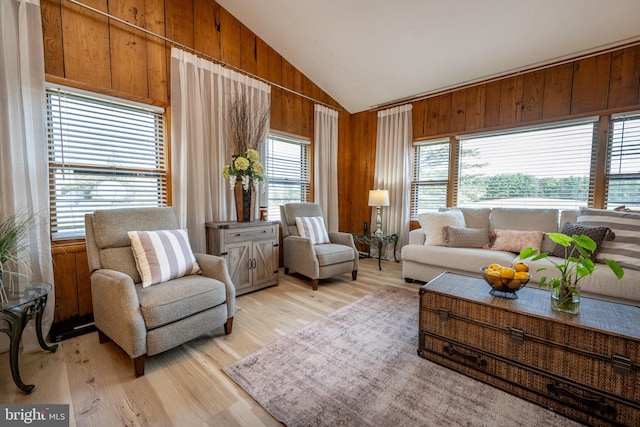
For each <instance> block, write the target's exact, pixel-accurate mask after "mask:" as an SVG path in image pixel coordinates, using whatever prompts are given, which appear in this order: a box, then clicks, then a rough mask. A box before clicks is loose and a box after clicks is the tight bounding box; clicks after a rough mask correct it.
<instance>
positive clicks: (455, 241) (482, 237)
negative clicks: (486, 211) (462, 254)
mask: <svg viewBox="0 0 640 427" xmlns="http://www.w3.org/2000/svg"><path fill="white" fill-rule="evenodd" d="M488 244H489V230H488V229H486V228H467V227H455V226H453V225H446V226H445V227H444V245H445V246H449V247H452V248H481V247H483V246H484V245H488Z"/></svg>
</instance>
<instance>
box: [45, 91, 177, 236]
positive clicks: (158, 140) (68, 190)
mask: <svg viewBox="0 0 640 427" xmlns="http://www.w3.org/2000/svg"><path fill="white" fill-rule="evenodd" d="M46 101H47V132H48V139H49V177H50V178H49V180H50V182H49V200H50V210H51V233H52V237H53V238H54V239H63V238H74V237H82V236H84V214H85V213H88V212H93V211H94V210H95V209H110V208H121V207H141V206H163V205H166V204H167V171H166V164H165V143H164V117H163V113H164V111H163V110H162V109H158V108H156V107H151V106H143V105H141V104H135V103H132V102H127V101H124V100H117V99H115V98H107V97H104V96H101V95H95V94H89V93H86V92H82V91H76V90H66V89H61V88H48V89H47V96H46Z"/></svg>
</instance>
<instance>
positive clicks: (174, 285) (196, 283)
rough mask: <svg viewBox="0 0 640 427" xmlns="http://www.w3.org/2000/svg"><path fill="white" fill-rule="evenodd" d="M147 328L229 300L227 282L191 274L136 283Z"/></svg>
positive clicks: (173, 320) (170, 321)
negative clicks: (156, 281) (145, 284)
mask: <svg viewBox="0 0 640 427" xmlns="http://www.w3.org/2000/svg"><path fill="white" fill-rule="evenodd" d="M136 292H137V294H138V300H139V301H140V309H141V311H142V316H143V317H144V322H145V325H146V327H147V329H154V328H157V327H159V326H162V325H166V324H168V323H172V322H175V321H177V320H180V319H184V318H186V317H189V316H191V315H193V314H195V313H200V312H201V311H204V310H207V309H209V308H212V307H215V306H217V305H220V304H222V303H224V302H225V301H226V298H227V297H226V290H225V285H224V283H222V282H220V281H219V280H216V279H212V278H210V277H205V276H200V275H191V276H184V277H181V278H179V279H174V280H170V281H168V282H163V283H160V284H158V285H155V286H151V287H147V288H143V287H142V286H141V285H136Z"/></svg>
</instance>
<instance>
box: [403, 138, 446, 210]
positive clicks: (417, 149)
mask: <svg viewBox="0 0 640 427" xmlns="http://www.w3.org/2000/svg"><path fill="white" fill-rule="evenodd" d="M440 146H441V147H442V148H444V147H445V146H446V148H447V151H446V156H443V157H444V159H439V162H438V163H437V167H438V169H441V168H442V167H444V171H443V172H442V171H440V173H438V172H437V171H436V173H435V174H434V175H436V176H434V177H432V178H426V177H423V176H422V175H424V174H423V173H421V172H424V168H426V167H427V165H425V164H422V162H421V159H422V158H423V156H421V151H422V150H428V149H430V148H433V147H440ZM413 151H414V153H413V180H412V181H411V219H414V220H415V219H417V218H418V215H419V214H420V213H423V212H426V211H429V210H437V209H438V208H444V207H446V205H447V189H448V188H449V169H450V167H451V166H450V165H451V161H450V158H451V141H450V140H449V138H439V139H433V140H423V141H416V142H414V143H413ZM421 187H423V188H429V187H430V188H431V189H432V191H431V193H433V194H434V195H436V197H435V198H436V199H437V198H438V195H440V197H443V199H442V201H441V203H433V202H429V201H425V200H423V199H421V198H420V191H419V189H420V188H421ZM442 195H443V196H442ZM425 203H426V204H427V205H428V206H426V207H421V205H424V204H425Z"/></svg>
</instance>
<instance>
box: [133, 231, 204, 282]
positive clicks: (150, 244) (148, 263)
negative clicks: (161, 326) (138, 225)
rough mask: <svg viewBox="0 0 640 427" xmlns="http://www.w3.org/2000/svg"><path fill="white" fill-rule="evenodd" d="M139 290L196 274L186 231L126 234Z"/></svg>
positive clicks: (196, 265)
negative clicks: (135, 269) (139, 280)
mask: <svg viewBox="0 0 640 427" xmlns="http://www.w3.org/2000/svg"><path fill="white" fill-rule="evenodd" d="M128 234H129V239H130V240H131V249H132V250H133V255H134V257H135V259H136V267H137V268H138V272H139V273H140V277H141V278H142V287H143V288H146V287H148V286H151V285H155V284H157V283H162V282H166V281H168V280H172V279H177V278H178V277H182V276H186V275H189V274H197V273H199V272H200V266H199V265H198V263H197V262H196V258H195V257H194V256H193V252H192V251H191V246H190V245H189V237H188V236H187V232H186V230H157V231H129V232H128Z"/></svg>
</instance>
